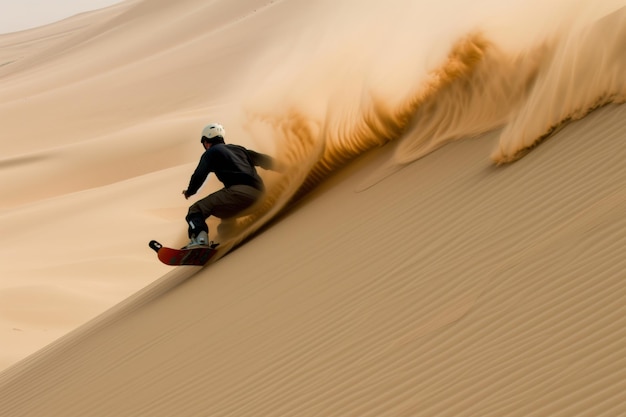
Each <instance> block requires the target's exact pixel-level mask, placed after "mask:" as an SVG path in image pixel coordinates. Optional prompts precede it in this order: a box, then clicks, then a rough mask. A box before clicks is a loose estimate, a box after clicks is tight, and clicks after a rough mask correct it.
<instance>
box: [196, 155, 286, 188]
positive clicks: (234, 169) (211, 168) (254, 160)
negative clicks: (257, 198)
mask: <svg viewBox="0 0 626 417" xmlns="http://www.w3.org/2000/svg"><path fill="white" fill-rule="evenodd" d="M273 162H274V160H273V159H272V157H270V156H268V155H265V154H262V153H258V152H254V151H251V150H249V149H246V148H244V147H243V146H239V145H231V144H228V145H225V144H223V143H217V144H215V145H212V146H211V147H210V148H209V149H207V150H206V152H205V153H204V154H203V155H202V157H201V158H200V163H198V167H197V168H196V170H195V171H194V173H193V175H192V176H191V180H190V181H189V187H187V193H186V195H187V196H192V195H194V194H195V193H197V192H198V189H200V187H201V186H202V184H203V183H204V181H205V180H206V178H207V177H208V175H209V174H210V173H211V172H215V175H216V176H217V178H218V179H219V180H220V181H221V182H222V183H223V184H224V186H225V187H226V188H228V187H232V186H233V185H249V186H251V187H254V188H256V189H258V190H263V189H264V186H263V180H262V179H261V177H260V176H259V174H257V172H256V168H255V166H260V167H261V168H264V169H272V167H273V165H274V163H273Z"/></svg>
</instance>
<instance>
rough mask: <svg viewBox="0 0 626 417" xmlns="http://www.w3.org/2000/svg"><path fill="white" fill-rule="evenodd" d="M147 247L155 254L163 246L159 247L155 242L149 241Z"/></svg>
mask: <svg viewBox="0 0 626 417" xmlns="http://www.w3.org/2000/svg"><path fill="white" fill-rule="evenodd" d="M148 246H150V248H151V249H153V250H154V251H155V252H159V249H161V248H162V247H163V245H161V244H160V243H159V242H157V241H156V240H151V241H150V243H148Z"/></svg>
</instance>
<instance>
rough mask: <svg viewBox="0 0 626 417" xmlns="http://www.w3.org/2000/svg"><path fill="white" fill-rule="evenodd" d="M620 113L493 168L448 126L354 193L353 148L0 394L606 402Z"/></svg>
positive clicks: (29, 367)
mask: <svg viewBox="0 0 626 417" xmlns="http://www.w3.org/2000/svg"><path fill="white" fill-rule="evenodd" d="M624 116H625V110H624V108H623V107H619V108H607V109H604V110H602V111H600V112H597V113H595V114H593V115H591V116H590V117H588V118H587V119H585V120H584V121H582V122H578V123H576V124H575V125H572V126H570V127H568V128H566V129H564V130H563V131H562V132H561V133H559V134H558V135H557V136H556V137H555V138H553V139H552V140H550V141H549V142H547V143H546V144H545V145H544V146H543V147H542V149H541V151H538V152H536V153H533V154H531V155H529V156H528V157H527V158H525V159H523V160H522V161H520V162H519V163H517V164H515V165H513V166H510V167H507V168H505V169H494V168H493V167H491V166H490V165H489V163H488V162H487V161H486V160H485V158H484V152H485V150H488V149H489V148H490V146H491V145H492V142H493V136H492V135H488V136H485V137H481V138H479V139H475V140H473V141H471V142H463V143H458V144H455V145H454V146H449V147H446V148H444V149H442V150H440V151H438V152H437V153H435V154H433V155H431V156H429V157H427V158H424V159H423V160H421V161H420V162H418V163H416V164H413V165H410V166H408V167H407V168H406V169H405V170H404V171H402V173H401V175H400V174H398V175H395V176H393V177H391V178H388V179H387V180H386V181H385V182H383V183H381V184H380V185H378V186H376V187H373V188H371V189H369V190H368V191H366V192H363V193H358V194H355V193H354V192H353V190H354V188H355V187H356V186H357V185H358V184H359V181H360V180H361V178H362V176H363V174H364V172H367V170H368V169H369V167H370V166H371V165H372V164H374V165H375V164H376V163H378V162H380V161H381V160H384V159H385V158H386V157H387V156H388V153H387V152H384V151H383V152H380V153H378V154H377V155H375V156H370V157H368V158H366V159H365V160H362V161H360V163H358V164H357V165H355V166H353V167H351V169H350V170H348V171H346V172H343V173H341V174H340V175H338V176H336V177H334V178H333V180H332V181H330V182H328V183H326V184H325V185H324V186H323V187H321V188H320V189H319V190H318V191H317V192H315V193H314V194H313V195H312V196H311V197H310V198H308V199H306V200H305V201H304V203H303V204H302V205H300V206H298V207H297V208H295V209H294V210H293V211H291V212H290V213H289V214H288V215H287V216H285V217H284V218H282V219H281V220H280V221H279V222H278V223H276V224H275V225H273V226H272V227H271V228H270V229H268V230H266V231H265V232H264V233H263V234H262V235H260V236H258V237H257V238H255V239H254V240H253V241H251V242H249V243H247V244H246V245H245V246H243V247H241V248H240V249H238V250H236V251H234V252H233V253H231V254H230V255H228V256H227V257H225V258H223V259H221V260H220V261H219V262H218V263H216V264H214V265H212V266H211V267H209V268H207V269H206V270H201V271H199V272H198V273H196V274H195V275H193V277H191V279H189V280H187V281H185V282H184V284H183V285H179V286H176V287H174V288H169V286H170V285H173V284H174V283H176V282H179V281H180V280H181V279H183V278H184V277H183V274H185V272H186V271H183V270H177V271H176V272H172V273H171V274H169V275H167V276H165V277H164V278H162V280H160V281H159V282H157V283H156V284H153V286H152V287H149V288H147V289H146V290H144V292H143V295H141V294H140V295H137V296H135V298H134V299H131V300H129V301H127V302H126V303H125V304H123V305H121V306H118V307H117V308H116V309H113V310H112V311H110V312H109V313H107V314H106V315H104V316H102V317H101V318H100V319H99V320H98V321H96V322H94V323H92V324H91V325H88V326H85V327H83V328H81V329H79V330H78V331H76V332H74V333H72V334H71V335H70V336H69V337H67V338H65V339H63V340H62V341H61V342H59V343H57V344H56V345H53V346H51V347H50V348H49V349H48V350H47V351H43V352H40V353H39V354H38V355H35V356H34V357H33V358H31V359H30V360H29V361H26V362H24V363H22V364H21V365H18V366H16V367H14V368H12V369H10V370H9V371H7V372H5V373H4V374H3V375H2V389H1V390H0V393H1V395H2V396H1V397H0V402H1V403H2V404H3V407H4V410H6V411H7V412H8V413H9V415H14V416H21V415H29V416H32V415H47V416H54V415H59V416H61V415H63V416H79V415H83V416H84V415H119V416H123V415H128V416H137V415H152V416H161V415H162V416H168V415H173V414H175V415H206V416H217V415H239V416H242V415H376V416H382V415H384V416H397V415H411V416H417V415H424V416H430V415H498V416H501V415H520V416H521V415H524V416H526V415H615V416H617V415H621V414H623V413H624V412H626V408H625V404H626V403H625V402H624V398H623V392H624V389H625V388H626V387H625V386H624V381H625V380H626V379H625V375H624V369H626V368H624V363H623V362H624V359H623V358H624V355H623V353H624V345H623V343H622V342H623V340H624V330H623V328H624V326H623V323H622V321H623V316H624V314H623V313H624V311H623V310H624V307H623V302H622V300H623V299H624V296H626V294H625V291H626V287H625V286H624V261H623V257H622V256H621V252H622V251H623V248H624V241H625V239H626V227H625V223H624V222H625V221H624V213H625V212H626V193H625V190H624V185H623V184H624V180H625V179H626V178H624V175H626V174H625V173H626V169H624V168H625V167H624V162H623V161H624V156H626V155H625V153H626V148H625V147H624V145H623V141H620V140H617V139H618V138H619V137H623V136H624V134H626V124H625V123H624V120H626V119H625V118H624ZM451 165H454V166H455V167H456V168H457V169H454V170H451V169H449V168H448V167H449V166H451ZM416 179H419V181H416ZM512 190H514V191H512ZM337 207H339V208H337ZM331 208H334V210H332V212H331V211H330V210H331ZM167 282H169V283H170V284H166V283H167ZM151 291H152V292H153V293H151ZM154 293H157V294H156V295H155V294H154Z"/></svg>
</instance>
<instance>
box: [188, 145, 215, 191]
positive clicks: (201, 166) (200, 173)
mask: <svg viewBox="0 0 626 417" xmlns="http://www.w3.org/2000/svg"><path fill="white" fill-rule="evenodd" d="M210 172H211V166H210V164H209V161H208V158H207V154H206V153H205V154H203V155H202V157H201V158H200V162H199V163H198V166H197V167H196V170H195V171H194V172H193V174H192V175H191V179H190V180H189V186H188V187H187V195H189V196H192V195H194V194H195V193H197V192H198V190H199V189H200V187H202V184H204V181H206V179H207V177H208V176H209V173H210Z"/></svg>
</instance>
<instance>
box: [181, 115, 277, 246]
mask: <svg viewBox="0 0 626 417" xmlns="http://www.w3.org/2000/svg"><path fill="white" fill-rule="evenodd" d="M225 135H226V133H225V131H224V127H223V126H222V125H220V124H218V123H211V124H209V125H207V126H206V127H205V128H204V129H203V130H202V138H201V139H200V142H201V143H202V146H203V147H204V149H205V152H204V153H203V154H202V157H201V158H200V162H199V163H198V167H197V168H196V170H195V171H194V173H193V175H192V176H191V179H190V181H189V186H188V187H187V189H186V190H183V195H184V196H185V198H186V199H188V198H189V197H191V196H192V195H194V194H196V193H197V192H198V189H199V188H200V187H201V186H202V184H203V183H204V181H205V180H206V179H207V177H208V175H209V173H211V172H214V173H215V175H216V176H217V178H218V179H219V180H220V181H221V182H222V183H223V184H224V188H222V189H221V190H219V191H216V192H214V193H212V194H209V195H208V196H207V197H204V198H203V199H201V200H198V201H197V202H196V203H194V204H193V205H192V206H191V207H189V212H188V213H187V216H186V217H185V220H187V224H188V226H189V227H188V231H187V233H188V235H189V239H190V242H189V244H188V245H187V246H186V247H185V248H193V247H199V246H206V245H209V227H208V225H207V223H206V219H207V218H208V217H209V216H215V217H218V218H220V219H229V218H233V217H237V215H238V214H240V213H241V212H243V211H244V210H246V209H248V208H250V207H251V206H252V205H254V203H256V202H257V201H258V200H259V199H260V198H261V197H262V196H263V193H264V191H265V186H264V184H263V180H262V179H261V177H260V176H259V174H258V173H257V171H256V168H255V167H256V166H260V167H261V168H264V169H271V170H276V169H275V166H276V164H275V161H274V159H273V158H272V157H270V156H268V155H265V154H262V153H258V152H255V151H252V150H249V149H246V148H244V147H243V146H239V145H233V144H225V142H224V136H225Z"/></svg>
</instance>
